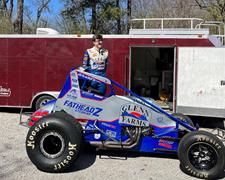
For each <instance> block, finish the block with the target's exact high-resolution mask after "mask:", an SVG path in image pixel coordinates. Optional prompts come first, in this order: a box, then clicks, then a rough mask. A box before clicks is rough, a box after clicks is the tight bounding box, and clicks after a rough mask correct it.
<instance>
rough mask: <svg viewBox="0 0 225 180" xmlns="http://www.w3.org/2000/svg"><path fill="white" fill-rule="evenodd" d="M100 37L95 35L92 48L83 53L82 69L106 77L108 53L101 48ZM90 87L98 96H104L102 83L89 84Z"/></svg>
mask: <svg viewBox="0 0 225 180" xmlns="http://www.w3.org/2000/svg"><path fill="white" fill-rule="evenodd" d="M102 40H103V38H102V35H100V34H97V35H94V36H93V38H92V42H93V45H94V46H93V47H92V48H90V49H87V50H86V51H85V53H84V58H83V68H84V69H85V70H86V71H87V72H90V73H92V74H96V75H100V76H103V77H106V69H107V63H108V51H107V50H106V49H103V48H102ZM91 87H93V88H95V89H97V90H98V92H99V94H100V95H104V94H105V91H106V85H105V84H104V83H98V82H93V81H92V82H91Z"/></svg>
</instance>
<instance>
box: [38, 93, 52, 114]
mask: <svg viewBox="0 0 225 180" xmlns="http://www.w3.org/2000/svg"><path fill="white" fill-rule="evenodd" d="M52 99H55V98H54V97H52V96H50V95H43V96H40V97H39V98H38V99H37V100H36V101H35V110H38V109H40V108H41V107H43V106H44V104H45V103H47V102H48V101H50V100H52Z"/></svg>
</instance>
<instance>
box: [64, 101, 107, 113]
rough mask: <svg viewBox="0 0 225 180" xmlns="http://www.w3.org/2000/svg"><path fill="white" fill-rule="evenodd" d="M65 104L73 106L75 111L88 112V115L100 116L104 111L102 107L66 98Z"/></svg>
mask: <svg viewBox="0 0 225 180" xmlns="http://www.w3.org/2000/svg"><path fill="white" fill-rule="evenodd" d="M63 105H65V106H67V107H69V108H72V109H73V110H74V111H75V112H78V113H81V114H86V115H92V116H96V117H99V113H100V112H102V111H103V109H102V108H98V107H92V106H89V105H85V104H81V103H77V102H72V101H69V100H66V101H65V102H64V104H63Z"/></svg>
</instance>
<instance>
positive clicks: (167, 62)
mask: <svg viewBox="0 0 225 180" xmlns="http://www.w3.org/2000/svg"><path fill="white" fill-rule="evenodd" d="M174 52H175V48H174V47H131V81H130V82H131V84H130V87H131V90H132V91H133V92H135V93H137V94H138V95H140V96H143V97H149V98H152V99H155V100H159V101H163V102H173V74H174V73H173V71H174V54H175V53H174Z"/></svg>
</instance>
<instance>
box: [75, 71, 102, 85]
mask: <svg viewBox="0 0 225 180" xmlns="http://www.w3.org/2000/svg"><path fill="white" fill-rule="evenodd" d="M78 76H79V77H80V78H84V79H88V80H90V81H93V82H99V83H101V81H98V80H97V79H94V78H92V77H90V76H87V75H85V74H82V73H79V72H78Z"/></svg>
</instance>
